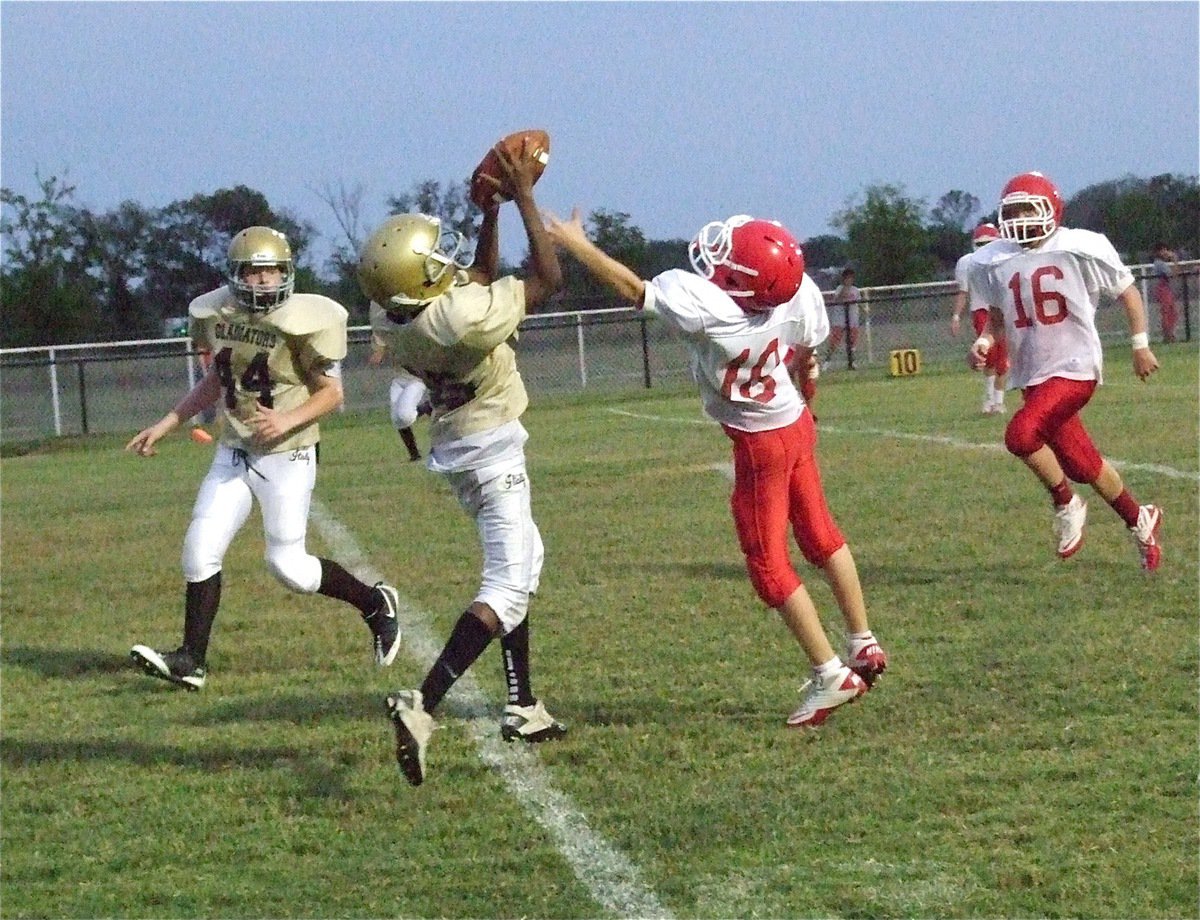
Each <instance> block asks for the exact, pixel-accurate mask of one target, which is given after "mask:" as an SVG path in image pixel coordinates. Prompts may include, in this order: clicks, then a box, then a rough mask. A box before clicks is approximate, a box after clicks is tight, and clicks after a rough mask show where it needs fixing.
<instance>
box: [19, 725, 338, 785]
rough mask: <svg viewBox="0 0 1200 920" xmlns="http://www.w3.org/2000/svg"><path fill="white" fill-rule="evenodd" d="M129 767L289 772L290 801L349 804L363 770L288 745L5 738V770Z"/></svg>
mask: <svg viewBox="0 0 1200 920" xmlns="http://www.w3.org/2000/svg"><path fill="white" fill-rule="evenodd" d="M115 761H124V762H126V763H130V764H134V765H136V766H140V767H154V766H163V765H170V766H175V767H184V768H187V769H191V770H195V771H197V772H199V773H203V774H205V775H211V774H214V773H219V772H222V771H228V770H231V769H242V770H265V771H270V772H280V771H283V770H286V771H290V772H291V773H292V775H293V776H295V778H296V782H297V784H298V786H299V789H288V790H286V794H287V795H297V794H303V795H305V796H309V797H314V798H327V799H344V800H350V799H352V798H353V797H354V796H353V794H352V792H351V791H350V789H349V788H348V784H347V782H346V776H347V775H348V774H349V773H350V772H351V771H354V770H357V769H359V767H358V765H357V764H353V763H334V762H333V761H331V760H329V759H327V758H326V757H324V756H321V755H314V754H312V753H311V752H308V751H304V750H301V749H300V748H295V747H291V746H288V745H282V746H281V745H274V746H267V747H253V748H244V747H243V748H238V747H229V746H215V747H214V746H212V745H202V746H197V747H187V748H184V747H172V746H170V745H165V744H144V743H142V742H138V741H116V740H113V741H105V740H78V741H71V740H61V741H35V740H26V739H13V738H5V739H4V741H3V743H0V762H2V763H3V764H4V768H5V769H6V770H16V769H31V768H37V767H39V766H41V765H44V764H54V763H80V764H87V763H92V762H104V763H112V762H115Z"/></svg>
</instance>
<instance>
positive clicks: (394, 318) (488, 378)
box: [358, 145, 566, 786]
mask: <svg viewBox="0 0 1200 920" xmlns="http://www.w3.org/2000/svg"><path fill="white" fill-rule="evenodd" d="M496 153H497V156H498V158H499V161H500V168H501V170H502V172H503V173H504V176H505V180H506V182H507V186H508V188H509V189H511V192H512V194H511V197H512V200H513V201H514V202H515V203H516V206H517V209H518V211H519V212H520V214H521V219H522V221H523V222H524V225H525V232H526V236H527V238H528V241H529V252H530V265H531V266H532V272H531V274H530V276H529V277H528V278H526V279H525V280H521V279H519V278H516V277H513V276H506V277H502V278H494V274H495V270H496V269H495V263H496V261H497V259H496V256H495V253H496V252H497V251H498V242H497V240H496V231H497V209H498V205H496V204H492V205H491V206H490V207H488V208H487V209H486V210H485V211H484V222H483V229H482V230H481V239H480V244H479V247H478V249H479V250H480V251H481V252H482V254H483V259H484V261H485V264H484V265H483V266H482V268H481V270H477V271H472V270H471V259H470V257H469V256H468V255H467V252H466V250H467V247H466V245H465V241H464V240H463V238H462V236H461V235H460V234H457V233H455V232H453V231H451V230H449V229H446V228H443V227H442V225H441V222H440V221H439V220H438V219H437V218H435V217H431V216H429V215H426V214H401V215H397V216H395V217H392V218H389V219H388V220H387V221H386V222H385V223H384V224H383V225H382V226H381V227H379V228H378V229H377V230H376V231H375V232H374V233H372V234H371V236H370V237H369V238H368V239H367V241H366V243H365V244H364V245H363V248H362V251H361V253H360V256H359V265H358V277H359V282H360V284H361V286H362V289H363V292H364V293H365V294H366V295H367V296H368V297H369V298H370V299H371V301H372V304H371V315H372V326H373V331H374V332H375V333H376V334H377V335H378V336H379V337H380V338H381V340H383V341H386V343H387V347H388V348H389V349H390V350H391V351H392V353H393V354H394V356H395V358H396V360H397V361H398V362H399V363H400V364H401V365H402V366H403V367H405V368H406V369H407V370H408V371H409V372H411V373H413V374H415V375H416V376H417V377H419V378H420V379H421V380H422V381H423V382H424V383H425V385H426V386H427V387H428V388H429V396H430V400H431V402H432V405H433V415H432V420H431V425H430V448H429V459H428V467H429V469H430V470H432V471H433V472H436V473H441V474H442V475H443V476H444V477H445V478H446V481H447V483H448V484H449V486H450V488H451V490H452V491H453V492H454V494H455V497H456V498H457V499H458V502H459V504H460V505H461V507H462V508H463V510H464V511H465V512H466V513H467V514H469V515H470V516H471V517H472V518H473V520H474V521H475V525H476V530H477V532H478V534H479V539H480V544H481V548H482V555H483V570H482V574H481V579H480V586H479V589H478V591H477V592H476V594H475V596H474V598H473V599H472V600H471V602H470V603H469V604H468V606H467V607H466V609H465V610H464V611H463V612H462V613H461V614H460V616H459V617H458V620H457V622H456V623H455V625H454V627H453V629H452V631H451V634H450V637H449V639H448V640H447V641H446V644H445V646H444V647H443V649H442V651H441V654H440V655H439V656H438V658H437V661H435V662H434V664H433V667H432V668H430V669H429V671H428V672H427V673H426V675H425V678H424V680H423V682H422V683H421V685H420V687H419V688H417V689H410V690H398V691H395V692H394V693H392V694H390V695H389V696H388V697H387V708H388V713H389V716H390V718H391V721H392V727H393V731H394V734H395V739H396V760H397V763H398V765H399V767H400V769H401V771H402V772H403V774H404V776H405V778H406V779H407V780H408V782H409V783H411V784H412V785H414V786H416V785H419V784H420V783H422V782H424V779H425V771H426V750H427V747H428V744H429V739H430V737H431V735H432V733H433V713H434V712H435V710H436V708H437V707H438V705H439V704H440V703H441V702H442V700H443V699H444V698H445V696H446V694H447V693H448V692H449V690H450V688H451V687H452V686H453V685H454V683H455V681H457V680H458V678H459V677H461V676H462V675H463V674H464V673H466V671H467V669H468V668H470V667H471V666H472V665H473V664H474V663H475V661H476V660H477V659H478V658H479V656H480V655H482V654H483V652H484V650H485V649H486V648H487V646H488V645H489V644H491V642H492V640H493V639H495V638H497V637H498V638H499V639H500V642H499V645H500V653H501V663H502V666H503V668H504V675H505V683H506V685H507V687H508V704H507V705H506V706H505V708H504V714H503V716H502V718H501V723H500V733H501V737H503V738H504V740H506V741H522V742H525V743H536V742H541V741H551V740H554V739H557V738H560V737H562V735H563V734H564V733H565V732H566V727H565V726H564V725H563V724H562V723H560V722H559V721H558V720H556V719H555V718H554V717H553V716H551V715H550V713H549V712H548V711H547V709H546V707H545V705H544V703H543V702H542V701H541V700H540V699H539V698H538V697H536V696H535V695H534V693H533V689H532V686H531V681H530V672H529V660H530V622H529V606H530V598H531V597H532V595H533V593H534V592H535V591H536V590H537V588H538V585H539V582H540V578H541V572H542V561H543V556H544V551H543V546H542V538H541V533H540V531H539V530H538V527H537V524H536V523H535V522H534V519H533V512H532V503H531V498H530V496H531V491H530V479H529V472H528V470H527V469H526V464H525V442H526V441H527V440H528V437H529V435H528V433H527V432H526V430H525V428H524V426H523V425H522V424H521V415H522V414H523V413H524V411H525V408H526V406H527V405H528V402H529V399H528V396H527V394H526V391H525V385H524V383H523V381H522V380H521V375H520V373H519V372H518V370H517V362H516V353H515V352H514V351H513V348H512V345H511V344H510V339H512V338H514V337H515V336H516V334H517V327H518V326H519V325H520V322H521V320H522V319H523V318H524V317H525V315H526V311H527V310H528V309H532V308H533V307H536V306H539V305H541V304H542V303H544V302H545V301H546V299H547V298H549V297H550V296H551V295H552V294H553V293H554V292H555V291H556V290H557V289H558V288H559V287H560V286H561V285H562V270H561V268H560V267H559V262H558V254H557V252H556V250H555V247H554V245H553V243H552V242H551V240H550V238H549V236H548V234H547V232H546V229H545V227H544V226H543V225H542V221H541V218H540V216H539V214H538V210H537V205H536V203H535V201H534V197H533V178H534V174H533V169H532V165H531V163H530V162H529V158H528V157H527V156H526V155H525V152H522V153H520V154H518V155H516V156H515V157H513V156H509V154H508V152H507V151H506V150H505V149H504V148H503V147H501V146H499V145H498V146H497V148H496ZM488 253H491V255H490V256H489V255H488ZM488 262H490V263H491V264H486V263H488Z"/></svg>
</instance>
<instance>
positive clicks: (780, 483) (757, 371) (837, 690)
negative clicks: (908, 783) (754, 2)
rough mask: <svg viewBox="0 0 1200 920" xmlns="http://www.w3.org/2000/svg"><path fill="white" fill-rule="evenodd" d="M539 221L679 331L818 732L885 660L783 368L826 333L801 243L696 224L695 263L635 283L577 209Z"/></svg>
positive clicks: (749, 563)
mask: <svg viewBox="0 0 1200 920" xmlns="http://www.w3.org/2000/svg"><path fill="white" fill-rule="evenodd" d="M545 219H546V221H547V224H548V227H549V230H550V235H551V237H553V239H554V241H555V242H556V243H557V244H558V245H560V246H561V247H562V248H563V249H565V250H567V251H568V252H569V253H570V254H571V255H572V256H574V257H575V258H576V259H578V260H579V262H580V263H581V264H582V265H583V266H584V267H585V268H586V269H587V270H588V271H589V272H590V273H591V274H592V275H594V276H595V277H596V278H597V279H598V280H599V281H601V282H603V283H604V284H606V285H608V286H609V287H611V288H612V289H613V290H614V291H616V292H617V293H618V294H619V295H620V296H621V297H623V298H625V299H626V300H630V301H632V302H633V303H635V304H636V305H637V306H638V307H639V308H640V309H645V310H646V311H648V312H651V313H655V314H656V315H658V316H660V317H661V318H662V319H663V321H664V322H666V323H667V324H668V325H669V326H671V327H672V328H673V329H674V330H675V331H676V332H678V333H679V334H681V335H682V336H683V338H684V339H685V340H686V342H687V344H688V347H689V350H690V352H691V359H692V360H691V364H692V372H693V376H694V378H695V380H696V381H697V383H698V385H699V388H700V395H701V400H702V402H703V404H704V410H705V412H706V413H707V414H708V415H709V417H710V418H712V419H714V420H715V421H717V422H719V423H720V424H721V427H722V429H723V430H724V432H725V434H726V436H727V437H728V438H729V439H730V441H731V442H732V444H733V464H734V487H733V496H732V499H731V505H732V510H733V518H734V524H735V527H736V529H737V533H738V540H739V543H740V544H741V548H742V552H743V554H744V556H745V559H746V568H747V571H748V573H749V576H750V581H751V583H752V585H753V586H754V589H755V591H756V592H757V594H758V596H759V597H760V598H761V599H762V601H763V602H764V603H766V604H767V605H768V606H770V607H772V608H774V609H775V610H777V611H778V612H779V615H780V616H781V617H782V619H783V621H784V623H785V624H786V625H787V627H788V629H789V630H790V631H791V633H792V635H793V637H794V638H795V639H796V641H797V642H798V643H799V645H800V646H801V648H802V649H803V651H804V653H805V655H806V656H807V658H808V661H809V664H810V665H811V668H812V677H811V680H810V681H809V683H808V685H807V692H806V693H805V695H804V697H803V698H802V699H801V701H800V706H799V708H797V709H796V710H795V711H794V712H793V713H792V714H791V715H790V716H789V717H788V719H787V724H788V725H789V726H792V727H799V728H815V727H816V726H818V725H820V724H821V723H822V722H824V721H825V719H826V718H827V717H828V716H829V714H830V713H831V712H832V711H833V710H834V709H836V708H837V707H838V706H841V705H843V704H845V703H849V702H851V701H853V700H855V699H857V698H858V697H859V696H861V695H862V694H864V693H866V692H867V689H868V688H869V687H870V685H871V684H872V683H873V682H874V681H875V679H876V678H877V677H879V676H880V675H881V674H882V673H883V671H884V669H885V668H886V667H887V656H886V655H885V654H884V651H883V649H882V648H881V647H880V645H879V643H878V642H877V641H876V640H875V637H874V636H873V635H872V633H871V629H870V626H869V625H868V622H867V610H866V604H865V602H864V600H863V594H862V586H861V584H860V582H859V578H858V570H857V568H856V566H855V563H854V557H853V555H852V554H851V552H850V547H849V546H848V545H847V543H846V540H845V538H844V537H843V536H842V533H841V531H840V530H839V529H838V526H837V524H836V523H835V522H834V520H833V517H832V515H831V514H830V512H829V508H828V505H827V504H826V501H825V494H824V491H823V489H822V487H821V477H820V471H819V469H818V467H817V462H816V456H815V453H814V448H815V445H816V431H815V429H814V427H813V420H812V413H811V412H809V411H808V410H807V407H806V405H805V403H804V399H803V398H802V397H801V395H800V394H799V393H798V392H797V390H796V387H795V386H794V385H793V383H792V377H791V374H790V373H789V367H788V358H789V355H790V356H792V357H793V358H794V357H795V356H796V355H799V356H800V358H797V359H796V360H803V361H805V362H806V363H807V362H810V361H811V356H812V353H813V351H814V350H815V349H816V348H817V346H819V345H820V344H821V343H822V342H823V341H825V339H826V338H827V337H828V335H829V319H828V316H827V315H826V312H825V304H824V301H823V299H822V297H821V292H820V291H819V290H818V288H817V285H816V283H815V282H814V281H813V280H812V279H811V278H809V277H808V275H806V274H805V273H804V256H803V254H802V253H801V251H800V247H799V246H798V245H797V243H796V241H795V239H794V238H793V237H792V235H791V234H790V233H789V232H788V231H787V230H786V229H785V228H784V227H783V226H781V225H780V224H778V223H776V222H775V221H767V220H755V219H753V218H751V217H749V216H746V215H737V216H734V217H731V218H729V219H728V220H725V221H714V222H712V223H710V224H707V225H705V226H704V227H703V228H702V229H701V230H700V232H699V233H698V234H697V236H696V238H695V239H694V240H693V241H692V243H691V245H690V247H689V257H690V260H691V263H692V267H693V270H694V273H690V272H686V271H682V270H679V269H672V270H670V271H667V272H663V273H662V274H661V275H658V276H656V277H655V278H654V279H652V280H650V281H644V280H642V279H641V278H639V277H638V276H637V274H636V273H635V272H633V271H632V270H631V269H630V268H629V267H628V266H626V265H623V264H622V263H620V262H618V261H617V260H616V259H613V258H612V257H610V256H609V255H607V254H606V253H604V252H603V251H601V250H600V249H599V248H597V247H596V245H595V244H594V243H592V241H591V240H589V239H588V237H587V234H586V233H585V232H584V229H583V224H582V221H581V220H580V216H579V211H578V209H576V210H575V211H573V212H572V215H571V218H570V220H561V219H559V218H558V217H556V216H555V215H553V214H546V215H545ZM789 528H791V530H792V531H793V532H794V533H795V534H796V538H797V541H798V542H799V544H800V549H801V551H802V552H803V554H804V556H805V558H806V559H807V560H808V561H809V562H810V563H811V564H812V565H814V566H816V567H818V568H819V569H821V571H822V572H823V573H824V575H825V577H826V578H827V579H828V581H829V583H830V586H831V587H832V589H833V593H834V597H835V598H836V600H837V603H838V606H839V608H840V609H841V612H842V616H843V618H844V620H845V623H846V629H847V632H848V633H849V641H848V645H847V648H846V660H845V661H844V662H843V660H842V659H841V658H840V657H839V656H838V655H837V654H836V653H835V652H834V650H833V647H832V646H831V645H830V642H829V639H828V637H827V636H826V634H825V630H824V628H823V627H822V625H821V621H820V618H819V617H818V614H817V610H816V606H815V605H814V604H813V601H812V598H811V597H810V595H809V593H808V589H807V588H806V587H805V586H804V583H803V582H802V581H801V579H800V576H799V575H798V574H797V572H796V570H795V568H794V567H793V566H792V563H791V558H790V553H789V545H788V531H789Z"/></svg>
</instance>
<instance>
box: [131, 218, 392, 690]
mask: <svg viewBox="0 0 1200 920" xmlns="http://www.w3.org/2000/svg"><path fill="white" fill-rule="evenodd" d="M227 277H228V283H227V284H226V285H223V286H221V287H220V288H217V289H216V290H214V291H209V292H208V293H207V294H204V295H202V296H200V297H197V298H196V299H195V300H193V301H192V303H191V305H190V306H189V307H188V315H189V322H190V329H189V334H190V335H191V337H192V339H193V341H194V342H195V343H196V345H197V347H198V348H203V349H207V350H208V351H209V352H211V354H212V355H213V361H212V365H211V366H210V368H209V370H208V372H207V373H206V374H205V375H204V377H202V378H201V379H200V381H199V382H198V383H197V384H196V385H195V387H193V388H192V390H191V391H190V392H188V394H187V395H186V396H184V397H183V398H182V399H181V400H180V401H179V402H178V403H177V404H176V406H175V408H174V409H172V410H171V411H170V412H168V413H167V414H166V415H164V416H163V417H162V418H161V419H160V420H159V421H158V422H156V423H155V424H153V425H151V426H150V427H149V428H146V429H144V430H142V431H140V432H139V433H138V434H137V435H136V436H135V437H134V438H133V440H131V441H130V442H129V443H128V444H127V445H126V446H125V449H126V450H129V451H133V452H134V453H136V454H137V455H138V456H141V457H152V456H154V454H155V453H156V450H155V446H154V445H155V444H156V443H157V442H158V441H159V440H161V439H162V438H163V437H164V436H166V435H167V434H169V433H170V432H171V431H173V430H174V429H175V428H177V427H178V426H179V425H180V423H181V422H183V421H186V420H187V419H189V418H191V417H192V416H194V415H195V414H197V413H198V412H202V411H203V410H205V409H208V408H209V407H212V406H214V405H217V406H219V409H220V425H221V436H220V443H219V445H218V447H217V450H216V455H215V456H214V458H213V462H212V466H211V467H210V468H209V472H208V475H207V476H206V477H205V478H204V481H203V482H202V483H201V484H200V491H199V494H198V495H197V496H196V503H195V506H194V507H193V510H192V521H191V524H190V526H189V527H188V531H187V536H186V537H185V538H184V543H183V575H184V579H185V580H186V582H187V589H186V600H185V607H184V623H183V644H182V645H181V646H180V647H179V649H177V650H176V651H173V652H160V651H156V650H155V649H153V648H150V647H149V646H146V645H135V646H134V647H133V649H132V650H131V651H130V657H132V658H133V660H134V662H135V663H136V664H137V665H138V666H140V667H141V668H142V669H143V670H144V671H145V672H146V673H147V674H150V675H152V676H154V677H159V678H162V679H163V680H168V681H170V682H172V683H174V684H177V685H180V686H182V687H185V688H186V689H189V690H199V689H200V688H201V687H203V686H204V682H205V679H206V676H207V668H206V664H205V659H206V656H207V652H208V642H209V636H210V634H211V633H212V627H213V622H214V620H215V619H216V615H217V608H218V607H219V605H220V601H221V563H222V560H223V559H224V557H225V552H226V550H227V549H228V548H229V544H230V543H231V542H232V540H233V537H234V535H235V534H236V533H237V532H238V531H239V530H240V529H241V528H242V525H243V524H245V523H246V519H247V518H248V517H249V515H250V510H251V508H252V506H253V503H254V500H255V499H257V500H258V503H259V505H260V507H261V509H262V518H263V531H264V535H265V537H266V562H267V566H268V568H269V569H270V571H271V574H272V575H274V576H275V577H276V578H277V579H278V580H279V581H280V582H281V583H282V584H283V585H284V586H285V587H287V588H289V589H290V590H292V591H295V592H297V593H300V594H314V593H316V594H324V595H325V596H327V597H333V598H337V599H338V600H342V601H346V602H347V603H349V604H352V605H353V606H354V607H356V608H358V610H359V612H360V613H361V614H362V617H363V619H364V620H365V621H366V623H367V625H368V626H369V627H370V629H371V634H372V637H373V646H374V655H375V662H376V664H379V665H381V666H386V665H390V664H391V663H392V662H393V661H394V660H395V658H396V652H397V651H398V650H399V648H400V628H399V624H398V622H397V619H396V611H397V606H398V604H399V598H398V596H397V594H396V591H395V589H394V588H392V587H390V586H388V585H385V584H383V583H380V584H377V585H375V586H374V587H372V586H370V585H367V584H365V583H364V582H362V581H360V580H359V579H357V578H355V577H354V576H353V575H351V574H350V573H349V572H347V571H346V570H345V569H344V568H343V567H342V566H341V565H339V564H338V563H336V562H333V561H331V560H329V559H322V558H318V557H317V556H312V555H310V554H309V553H308V552H307V550H306V549H305V538H306V536H307V532H308V510H309V504H310V500H311V497H312V490H313V487H314V485H315V484H316V475H317V445H318V442H319V440H320V430H319V428H318V425H317V420H318V419H319V418H321V417H322V416H323V415H325V414H327V413H329V412H331V411H333V410H334V409H336V408H337V407H338V406H339V405H340V404H341V402H342V383H341V361H342V359H343V358H345V356H346V318H347V314H346V311H345V309H344V308H343V307H342V306H341V305H340V304H338V303H337V302H336V301H333V300H330V299H329V298H328V297H322V296H320V295H317V294H297V293H295V292H294V283H295V265H294V263H293V260H292V252H291V247H290V245H289V244H288V241H287V238H286V237H285V236H284V235H283V234H282V233H279V232H278V231H277V230H273V229H271V228H270V227H248V228H246V229H245V230H242V231H241V232H240V233H238V234H236V235H235V236H234V238H233V240H232V242H231V243H230V245H229V258H228V266H227Z"/></svg>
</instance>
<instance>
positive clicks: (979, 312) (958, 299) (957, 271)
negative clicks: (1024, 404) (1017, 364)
mask: <svg viewBox="0 0 1200 920" xmlns="http://www.w3.org/2000/svg"><path fill="white" fill-rule="evenodd" d="M998 239H1000V231H999V230H997V229H996V227H995V225H994V224H980V225H979V226H978V227H976V228H975V231H974V232H973V233H972V234H971V244H972V246H973V248H974V249H980V248H982V247H984V246H986V245H987V244H988V243H990V242H991V241H992V240H998ZM970 262H971V253H969V252H968V253H967V254H966V255H964V256H962V258H960V259H959V260H958V262H957V263H956V264H955V266H954V281H955V284H956V285H957V286H958V291H957V292H956V293H955V295H954V312H953V314H952V315H951V316H950V334H951V335H952V336H957V335H958V332H959V328H960V325H961V322H962V314H963V311H964V310H965V309H966V308H967V305H968V302H969V303H970V307H971V322H972V324H973V325H974V326H975V335H976V336H980V335H982V334H983V331H984V330H985V329H986V328H987V323H988V304H987V303H986V302H985V301H983V300H980V299H979V297H978V295H976V296H974V297H972V296H970V294H969V285H968V283H967V269H968V268H969V266H970ZM1008 367H1009V360H1008V348H1007V347H1006V345H1005V340H1004V339H997V340H996V344H995V345H994V346H993V347H992V348H991V349H990V350H989V351H988V356H987V364H986V365H984V369H983V373H984V377H983V409H982V410H981V411H982V412H983V414H984V415H993V414H1003V412H1004V387H1005V382H1006V379H1007V374H1008Z"/></svg>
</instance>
